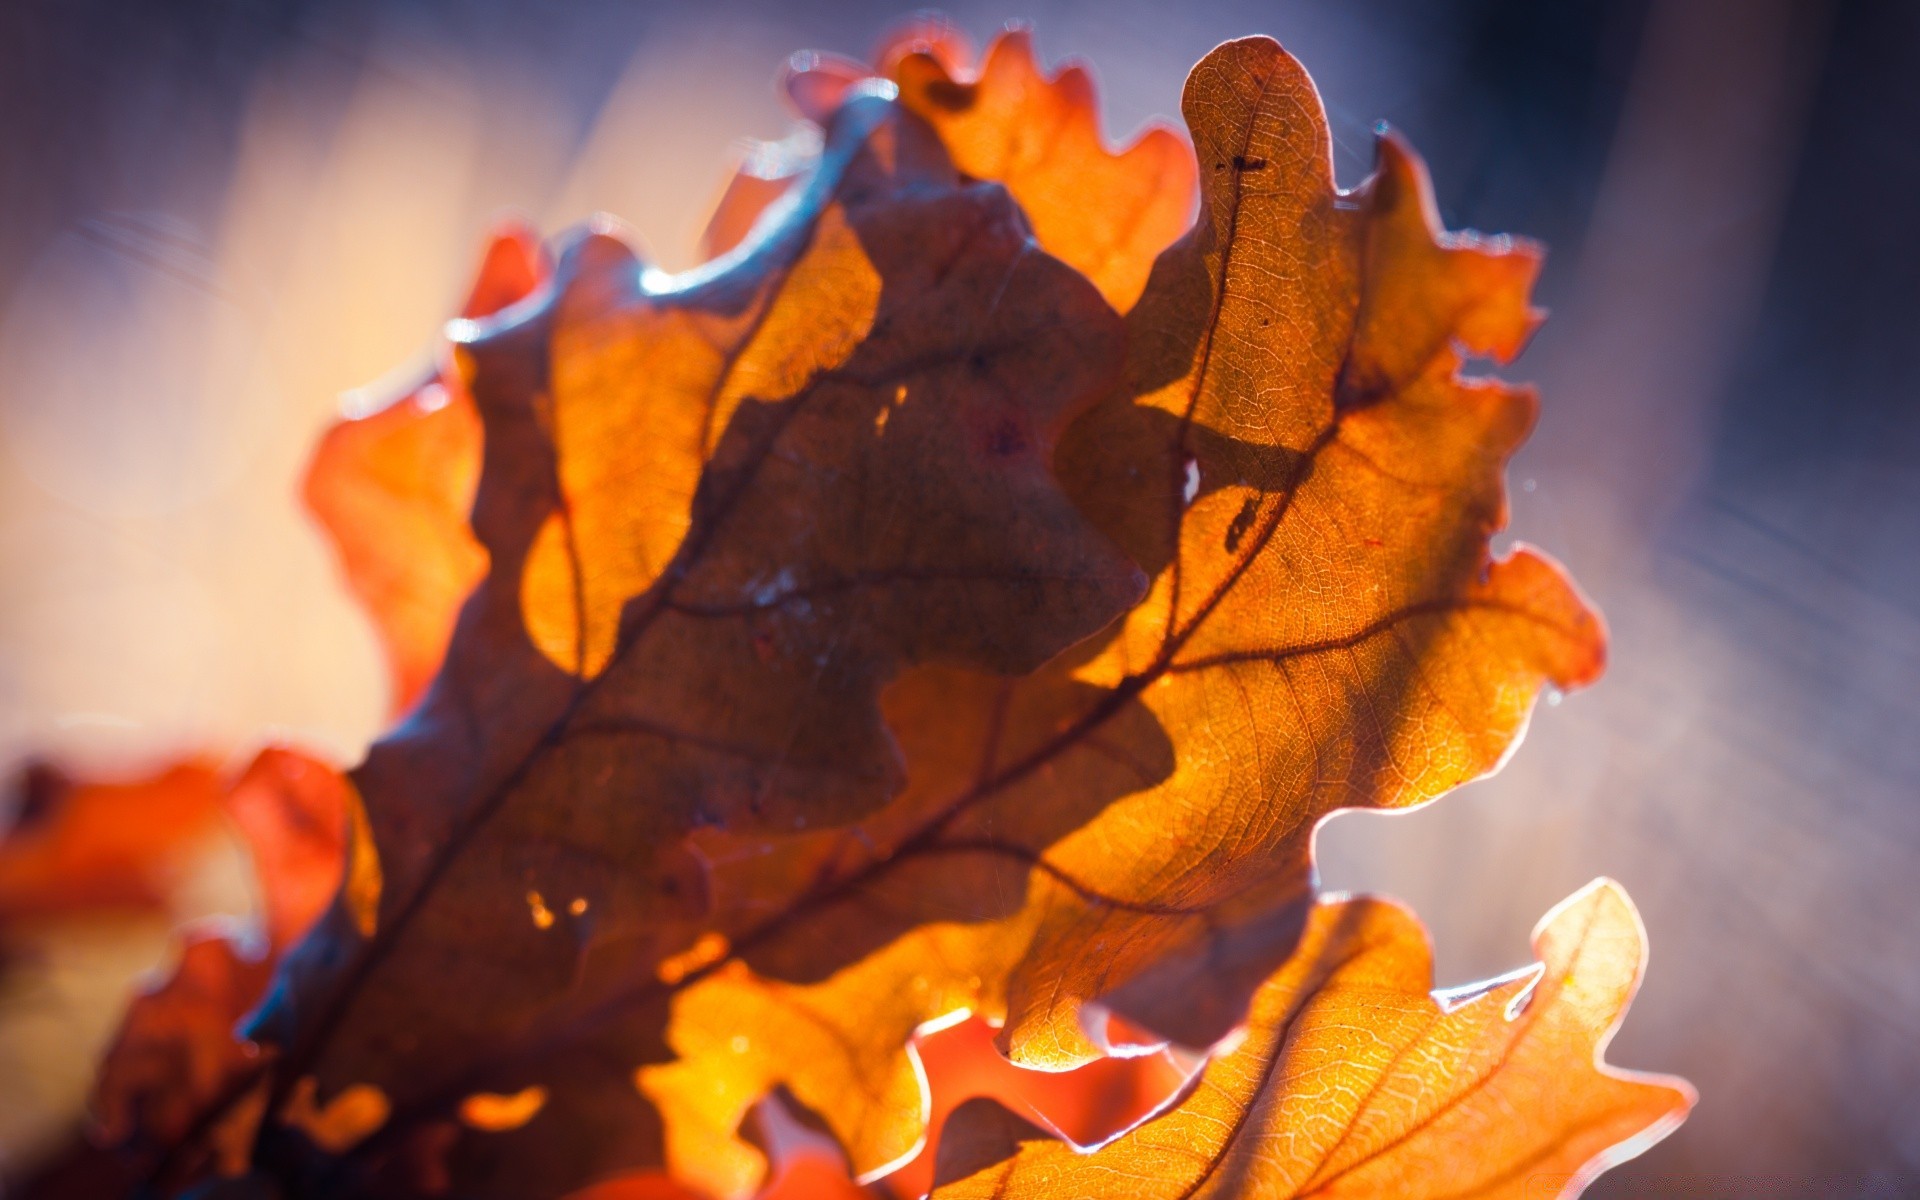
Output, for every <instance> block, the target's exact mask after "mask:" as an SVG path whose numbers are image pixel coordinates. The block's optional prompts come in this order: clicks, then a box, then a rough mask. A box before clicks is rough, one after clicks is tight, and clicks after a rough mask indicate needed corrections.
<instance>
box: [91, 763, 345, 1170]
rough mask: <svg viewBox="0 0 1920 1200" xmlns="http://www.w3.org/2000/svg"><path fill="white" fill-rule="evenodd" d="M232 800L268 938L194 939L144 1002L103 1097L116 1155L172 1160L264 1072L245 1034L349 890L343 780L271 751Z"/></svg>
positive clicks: (131, 1010) (98, 1105)
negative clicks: (284, 959)
mask: <svg viewBox="0 0 1920 1200" xmlns="http://www.w3.org/2000/svg"><path fill="white" fill-rule="evenodd" d="M223 790H224V795H223V796H222V797H221V798H222V801H223V804H224V807H225V810H226V813H227V815H228V817H229V819H231V820H232V822H233V823H234V825H235V826H236V827H237V828H238V830H239V832H240V835H241V838H242V840H243V842H244V843H245V845H246V847H247V850H248V852H249V854H250V856H251V857H252V860H253V876H254V880H255V884H256V887H257V890H258V893H259V903H260V912H261V919H260V922H259V927H258V928H257V929H232V928H229V927H227V926H226V925H224V924H223V923H215V924H209V925H205V926H201V927H191V928H189V929H187V930H186V931H184V933H183V935H182V937H181V939H180V946H179V949H178V952H177V957H176V960H175V962H174V965H173V969H172V971H171V973H170V974H168V975H167V976H166V977H165V978H164V979H161V980H158V981H156V982H155V983H154V984H153V985H152V986H151V987H149V988H148V989H146V990H145V991H143V992H142V993H141V994H140V995H138V996H136V997H134V999H133V1001H132V1003H131V1004H130V1005H129V1006H128V1009H127V1015H126V1017H125V1019H124V1020H123V1021H122V1023H121V1027H120V1030H119V1032H118V1033H117V1034H116V1035H115V1036H114V1040H113V1042H112V1044H111V1045H110V1046H109V1047H108V1049H107V1053H106V1056H105V1058H104V1059H103V1060H102V1062H101V1066H100V1073H99V1078H98V1079H97V1081H96V1083H95V1085H94V1093H93V1100H92V1108H93V1113H94V1116H95V1119H96V1121H97V1123H98V1128H99V1133H100V1137H101V1139H102V1140H104V1141H105V1142H107V1143H109V1144H112V1145H118V1146H123V1147H127V1148H130V1149H133V1150H136V1151H140V1152H143V1153H150V1152H158V1151H165V1150H166V1149H168V1148H169V1147H171V1146H173V1145H175V1144H176V1143H178V1142H179V1141H180V1140H181V1139H182V1138H183V1137H185V1136H186V1134H187V1133H188V1132H189V1131H190V1130H192V1129H193V1128H194V1126H195V1123H196V1122H197V1121H198V1120H199V1119H200V1117H201V1116H202V1114H203V1113H205V1112H206V1111H207V1109H208V1106H209V1105H210V1104H212V1103H213V1102H215V1101H216V1100H218V1099H220V1098H223V1097H225V1096H226V1095H227V1094H228V1093H229V1091H230V1089H234V1088H236V1087H237V1086H238V1085H241V1084H243V1083H245V1081H247V1080H248V1079H249V1078H250V1077H251V1076H252V1075H253V1074H254V1073H255V1072H256V1071H257V1069H258V1068H259V1066H260V1065H261V1064H260V1062H259V1051H258V1049H257V1048H256V1047H254V1046H253V1045H251V1044H249V1043H247V1042H246V1041H244V1040H243V1039H241V1038H240V1037H239V1035H238V1034H237V1032H236V1026H238V1025H239V1023H240V1020H241V1018H242V1017H244V1016H245V1015H246V1014H247V1013H248V1012H249V1011H251V1010H252V1009H253V1007H254V1006H255V1005H256V1004H258V1003H259V1002H260V999H261V996H262V995H263V994H264V993H265V990H266V985H267V981H268V979H269V978H270V977H271V975H272V972H273V968H274V965H275V963H276V962H277V961H278V959H279V957H280V955H281V954H282V953H284V952H285V950H286V949H287V947H289V946H291V945H292V944H293V943H295V942H296V941H298V940H299V939H300V938H301V937H303V936H305V934H306V932H307V930H308V929H309V928H310V927H311V926H312V925H313V923H314V921H315V920H316V919H317V918H318V917H319V915H320V913H321V912H322V911H323V910H324V909H325V908H326V906H327V905H328V904H329V903H331V902H332V899H333V896H334V894H335V892H336V890H337V889H339V887H340V884H341V871H342V864H343V863H344V861H345V859H346V847H347V842H348V838H349V836H350V831H351V828H352V824H353V822H354V819H355V805H354V801H353V798H352V797H351V795H350V794H349V792H348V790H347V784H346V781H345V779H344V778H343V777H342V776H341V775H340V773H339V772H338V771H336V770H334V769H333V768H331V767H329V766H327V765H326V764H324V763H321V762H319V761H317V760H315V759H312V758H309V757H307V756H306V755H304V754H300V753H298V752H295V751H292V750H286V749H281V748H270V749H267V750H264V751H262V752H261V753H260V754H259V755H258V756H257V757H256V758H255V759H254V760H253V762H252V763H251V764H250V765H249V766H248V767H247V769H246V770H245V771H244V772H242V773H241V774H240V776H239V777H238V778H237V779H236V780H234V781H233V783H232V784H231V785H229V786H227V787H226V788H225V789H223ZM258 1115H259V1114H258V1112H257V1111H256V1112H253V1113H252V1114H250V1116H251V1118H252V1119H254V1120H257V1119H258ZM227 1132H228V1135H229V1142H228V1144H227V1145H226V1146H225V1147H223V1148H222V1153H223V1155H224V1157H225V1158H226V1160H227V1167H228V1170H229V1171H237V1170H239V1169H243V1168H244V1166H245V1164H246V1148H247V1140H248V1139H250V1137H251V1134H252V1128H251V1124H250V1123H247V1122H244V1121H243V1122H242V1123H241V1126H240V1128H238V1129H237V1130H236V1129H229V1130H228V1131H227Z"/></svg>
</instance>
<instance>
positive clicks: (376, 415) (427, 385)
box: [302, 223, 548, 713]
mask: <svg viewBox="0 0 1920 1200" xmlns="http://www.w3.org/2000/svg"><path fill="white" fill-rule="evenodd" d="M547 271H548V265H547V263H546V261H545V251H544V250H543V249H542V247H541V245H540V240H539V238H538V236H537V235H535V234H534V233H533V232H532V231H531V230H529V229H527V228H526V227H524V226H522V225H519V224H514V223H509V224H506V225H503V226H502V227H501V229H500V230H499V231H498V232H496V233H495V234H494V236H493V238H492V240H491V242H490V243H489V244H488V246H487V249H486V253H485V254H484V255H483V257H482V259H481V265H480V270H479V272H478V274H477V276H476V277H475V279H474V282H473V285H472V287H471V288H470V290H469V292H468V295H467V301H466V304H465V305H464V306H463V307H462V309H461V315H462V316H463V317H467V318H473V317H485V316H491V315H492V314H494V313H496V312H499V311H500V310H501V309H503V308H506V307H507V306H508V305H510V304H513V303H515V302H517V301H519V300H523V299H525V298H526V297H527V296H528V295H529V294H530V293H532V291H533V290H534V288H536V287H537V286H539V284H540V282H541V280H542V279H543V278H544V277H545V276H546V274H547ZM446 357H447V351H446V350H445V349H444V348H443V349H442V350H441V351H440V352H439V354H438V355H437V359H438V361H436V363H435V366H434V368H433V370H432V371H431V372H430V373H429V375H428V377H427V378H426V379H424V380H422V381H420V382H419V383H418V384H417V385H415V386H413V387H411V388H408V389H406V390H405V391H404V392H402V393H401V394H400V395H398V396H394V397H389V398H387V399H386V400H385V402H384V403H382V404H380V405H379V406H378V407H375V408H373V409H371V410H370V411H364V412H363V411H359V409H360V408H362V407H364V404H365V401H364V395H365V393H356V394H355V396H354V411H352V412H350V413H349V414H348V415H346V416H344V417H342V419H340V420H339V421H337V422H336V423H335V424H333V425H332V426H331V427H329V428H328V429H327V431H326V433H325V434H324V435H323V436H322V437H321V439H320V443H319V445H318V446H317V447H316V448H315V450H314V454H313V459H312V461H311V462H310V463H309V464H308V466H307V473H306V479H305V482H304V486H303V489H302V494H303V498H304V499H305V501H306V505H307V509H308V511H310V512H311V513H313V515H314V516H315V518H317V519H318V520H319V522H320V524H321V527H322V528H324V529H325V530H326V531H327V534H328V536H329V537H330V538H331V539H332V541H333V544H334V549H335V551H336V552H337V553H338V555H339V557H340V565H341V569H342V572H343V573H344V574H345V576H346V580H347V584H348V586H349V587H350V588H352V590H353V592H354V594H355V596H356V597H357V598H358V599H359V601H360V602H361V604H362V605H363V606H364V607H365V608H366V610H367V612H368V614H369V615H370V616H371V617H372V618H373V621H374V626H375V628H376V630H377V631H378V632H379V635H380V640H381V643H382V646H383V649H384V650H385V651H386V660H387V665H388V669H389V673H390V676H391V692H392V697H391V700H392V708H393V710H394V711H395V712H396V713H399V712H405V711H407V710H408V709H410V708H412V707H413V706H414V704H415V703H416V702H417V701H418V700H419V698H420V694H421V693H422V692H424V691H425V690H426V687H427V684H428V683H429V682H431V681H432V679H433V677H434V675H435V674H436V673H438V672H439V670H440V663H441V660H442V659H443V658H444V657H445V656H446V650H447V641H448V639H450V638H451V637H452V636H453V622H454V618H455V616H456V615H457V614H458V612H459V610H460V604H461V602H462V601H464V600H465V599H466V598H467V594H468V593H469V592H471V591H472V590H473V588H474V585H475V584H477V583H478V582H479V581H480V578H481V576H482V575H484V574H485V573H486V569H487V556H486V551H485V550H483V549H482V548H481V546H480V543H479V542H478V541H477V540H476V539H475V538H474V536H473V531H472V529H471V528H470V527H469V526H468V524H467V513H468V510H469V509H470V508H471V507H472V505H473V494H474V489H475V488H476V487H477V486H478V484H479V479H480V419H479V417H478V415H477V414H475V412H474V410H473V401H472V399H471V398H470V397H469V396H467V394H466V390H465V388H464V387H463V386H462V385H461V383H460V379H459V376H458V374H457V373H456V372H455V371H453V370H452V369H451V364H450V363H449V362H447V361H446Z"/></svg>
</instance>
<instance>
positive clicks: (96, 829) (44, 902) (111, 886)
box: [0, 761, 220, 927]
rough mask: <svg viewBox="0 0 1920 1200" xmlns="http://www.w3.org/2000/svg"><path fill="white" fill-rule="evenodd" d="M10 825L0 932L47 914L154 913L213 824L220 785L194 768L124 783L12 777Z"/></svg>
mask: <svg viewBox="0 0 1920 1200" xmlns="http://www.w3.org/2000/svg"><path fill="white" fill-rule="evenodd" d="M17 787H18V790H19V803H18V805H17V807H16V808H15V810H14V814H13V823H12V825H11V826H10V827H8V829H7V830H6V832H5V835H4V837H0V927H4V926H6V925H8V924H10V923H13V922H17V921H22V920H30V919H33V918H38V917H46V916H51V915H53V914H56V913H62V912H71V911H75V910H82V909H97V908H155V907H160V906H163V905H164V904H165V903H166V898H167V893H168V890H169V884H170V882H171V880H172V877H173V876H174V874H175V873H177V871H178V870H179V866H180V864H179V861H178V860H179V858H180V856H181V854H183V853H184V852H185V851H186V850H187V849H188V848H189V847H190V846H191V845H192V844H193V843H194V842H195V841H196V840H198V839H199V838H201V837H204V836H205V835H206V834H207V833H209V832H210V831H211V829H212V827H213V822H214V820H215V818H216V816H217V815H218V813H219V811H220V782H219V776H218V774H217V773H216V772H215V770H214V768H213V767H212V766H211V765H210V764H208V763H206V762H200V761H190V762H183V763H178V764H175V765H173V766H170V767H167V768H166V769H165V770H162V771H160V772H159V773H158V774H155V775H153V776H151V777H149V778H145V779H139V780H135V781H132V782H128V783H91V782H81V781H78V780H74V779H70V778H68V777H67V776H66V775H64V774H62V773H61V772H60V771H58V770H56V769H55V768H53V767H50V766H46V765H43V764H36V765H32V766H29V767H27V768H26V769H25V770H24V771H22V772H21V775H20V780H19V783H18V784H17Z"/></svg>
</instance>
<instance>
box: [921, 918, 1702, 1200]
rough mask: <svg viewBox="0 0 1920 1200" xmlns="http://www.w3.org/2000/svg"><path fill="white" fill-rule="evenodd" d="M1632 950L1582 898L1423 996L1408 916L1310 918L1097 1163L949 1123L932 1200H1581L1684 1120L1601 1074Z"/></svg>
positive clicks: (1677, 1098)
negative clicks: (1288, 952)
mask: <svg viewBox="0 0 1920 1200" xmlns="http://www.w3.org/2000/svg"><path fill="white" fill-rule="evenodd" d="M1644 942H1645V939H1644V936H1643V934H1642V933H1641V930H1640V925H1639V918H1638V917H1637V916H1636V915H1635V914H1634V911H1633V907H1632V905H1631V904H1630V903H1629V902H1628V901H1627V898H1626V894H1625V893H1624V892H1622V891H1621V890H1620V889H1619V887H1618V886H1617V885H1614V884H1612V883H1610V882H1608V881H1604V880H1603V881H1599V882H1597V883H1595V884H1592V885H1590V886H1588V887H1587V888H1586V889H1584V890H1582V891H1581V892H1579V893H1576V894H1575V895H1574V896H1572V897H1570V898H1568V899H1567V900H1566V901H1565V902H1563V903H1562V904H1561V905H1559V906H1558V907H1557V908H1555V909H1554V911H1553V912H1551V913H1549V914H1548V915H1547V916H1546V917H1545V918H1543V919H1542V921H1541V923H1540V926H1539V927H1538V928H1537V929H1536V930H1535V933H1534V954H1535V955H1536V957H1537V958H1538V962H1537V963H1536V965H1535V966H1534V968H1533V969H1532V970H1529V971H1525V972H1521V973H1518V974H1516V975H1513V976H1508V977H1506V978H1504V979H1501V980H1496V981H1494V982H1493V983H1491V984H1488V985H1485V986H1484V987H1483V988H1481V989H1479V990H1477V991H1475V992H1473V993H1471V994H1468V995H1459V994H1455V995H1441V996H1435V995H1432V994H1430V993H1429V989H1431V987H1432V968H1431V965H1430V959H1429V954H1428V950H1427V945H1426V938H1425V936H1424V933H1423V932H1422V930H1421V928H1420V924H1419V922H1418V921H1416V920H1415V919H1414V918H1413V916H1412V914H1410V913H1407V912H1406V911H1404V910H1403V909H1400V908H1398V907H1396V906H1394V905H1392V904H1389V903H1386V902H1383V901H1378V900H1345V901H1335V902H1329V903H1324V904H1321V905H1319V906H1317V907H1316V908H1315V909H1314V911H1313V912H1312V914H1311V915H1310V916H1309V917H1308V920H1307V925H1306V932H1305V934H1304V936H1303V937H1302V939H1301V943H1300V949H1299V952H1298V953H1297V954H1296V955H1295V957H1294V958H1293V959H1292V960H1290V961H1289V962H1288V964H1287V965H1286V967H1285V968H1284V969H1282V970H1281V971H1280V972H1278V973H1277V974H1275V975H1274V976H1273V977H1272V978H1270V979H1268V980H1267V981H1266V982H1265V983H1263V984H1262V985H1261V987H1260V990H1259V991H1258V992H1257V993H1256V994H1255V996H1254V1001H1253V1007H1252V1010H1251V1011H1250V1012H1249V1014H1248V1016H1247V1031H1246V1037H1245V1040H1243V1041H1242V1042H1241V1043H1240V1044H1239V1045H1238V1046H1237V1047H1235V1048H1234V1049H1233V1050H1232V1051H1230V1052H1228V1053H1226V1054H1223V1055H1221V1056H1220V1057H1218V1058H1216V1059H1215V1060H1214V1061H1213V1062H1212V1063H1210V1064H1209V1065H1208V1066H1207V1067H1206V1069H1205V1071H1204V1072H1203V1074H1202V1075H1201V1077H1200V1079H1199V1081H1198V1083H1197V1085H1196V1086H1195V1088H1194V1089H1193V1091H1192V1093H1191V1094H1189V1095H1188V1096H1186V1097H1185V1098H1184V1099H1182V1100H1181V1101H1180V1102H1179V1104H1178V1105H1176V1106H1175V1107H1174V1108H1173V1109H1171V1110H1170V1111H1168V1112H1167V1113H1165V1114H1163V1115H1161V1116H1159V1117H1157V1118H1155V1119H1154V1120H1152V1121H1150V1122H1148V1123H1147V1124H1145V1125H1142V1126H1140V1127H1139V1128H1138V1129H1135V1130H1134V1131H1132V1132H1130V1133H1128V1134H1126V1135H1124V1136H1122V1137H1121V1138H1119V1139H1117V1140H1116V1141H1114V1142H1112V1143H1111V1144H1109V1145H1107V1146H1104V1147H1102V1148H1101V1149H1099V1150H1098V1151H1096V1152H1094V1153H1092V1154H1083V1153H1079V1152H1077V1151H1075V1150H1074V1149H1072V1148H1071V1147H1068V1146H1066V1145H1063V1144H1061V1143H1060V1142H1057V1141H1053V1140H1050V1139H1043V1138H1039V1137H1036V1136H1035V1133H1036V1132H1037V1131H1034V1130H1031V1129H1028V1128H1024V1127H1022V1126H1021V1125H1019V1124H1017V1123H1015V1122H1012V1121H1009V1120H1008V1119H1007V1116H1006V1115H1005V1114H1003V1113H996V1112H995V1111H993V1110H983V1109H980V1108H975V1109H971V1110H968V1111H965V1112H963V1113H961V1114H960V1115H959V1116H957V1117H956V1118H955V1119H954V1121H952V1122H950V1123H949V1125H948V1127H947V1129H946V1131H945V1133H944V1135H943V1147H942V1149H943V1154H942V1160H943V1169H944V1170H945V1171H946V1172H947V1175H948V1179H947V1181H946V1182H945V1183H944V1185H943V1186H940V1187H937V1188H936V1189H935V1190H934V1197H935V1200H966V1198H969V1197H982V1198H984V1197H1007V1196H1018V1197H1026V1198H1031V1200H1054V1198H1059V1200H1066V1198H1068V1197H1073V1198H1076V1200H1077V1198H1078V1197H1084V1196H1101V1197H1107V1198H1110V1200H1149V1198H1165V1200H1173V1198H1174V1197H1179V1198H1180V1200H1198V1198H1200V1197H1223V1198H1224V1197H1238V1196H1270V1197H1276V1198H1277V1197H1309V1196H1314V1197H1335V1196H1353V1197H1365V1196H1397V1197H1405V1198H1407V1200H1421V1198H1423V1197H1429V1198H1438V1197H1484V1198H1487V1200H1491V1198H1493V1197H1512V1198H1514V1200H1519V1198H1520V1197H1527V1196H1547V1195H1560V1194H1563V1190H1564V1192H1565V1193H1566V1194H1577V1193H1578V1192H1579V1190H1580V1189H1581V1187H1582V1186H1584V1184H1585V1183H1586V1182H1588V1181H1590V1180H1591V1179H1592V1177H1593V1176H1594V1175H1595V1174H1597V1173H1598V1172H1599V1171H1600V1170H1602V1169H1604V1168H1605V1167H1607V1166H1609V1165H1612V1164H1613V1163H1615V1162H1618V1161H1620V1160H1621V1159H1622V1158H1626V1157H1631V1155H1633V1154H1634V1153H1637V1152H1638V1151H1639V1150H1641V1149H1644V1148H1645V1147H1646V1146H1647V1145H1649V1144H1651V1143H1652V1142H1654V1141H1657V1140H1658V1139H1659V1138H1661V1137H1662V1136H1664V1135H1665V1134H1666V1133H1667V1132H1669V1131H1670V1130H1671V1129H1672V1128H1673V1127H1674V1126H1676V1125H1678V1124H1679V1122H1680V1120H1681V1119H1682V1118H1683V1117H1684V1116H1685V1115H1686V1112H1687V1109H1688V1108H1689V1107H1690V1106H1691V1105H1692V1103H1693V1093H1692V1089H1690V1088H1688V1087H1687V1086H1686V1084H1684V1083H1683V1082H1681V1081H1679V1080H1676V1079H1672V1078H1668V1077H1662V1076H1653V1075H1641V1074H1635V1073H1629V1072H1622V1071H1619V1070H1616V1069H1614V1068H1612V1067H1609V1066H1607V1065H1606V1064H1605V1063H1603V1062H1602V1061H1601V1058H1600V1055H1601V1053H1602V1051H1603V1050H1604V1049H1605V1047H1606V1044H1607V1041H1608V1039H1610V1038H1611V1037H1612V1036H1613V1032H1614V1030H1615V1029H1616V1028H1617V1027H1618V1026H1619V1023H1620V1019H1621V1017H1622V1015H1623V1014H1624V1013H1625V1011H1626V1007H1627V1004H1628V1002H1629V1001H1630V1000H1631V999H1632V997H1633V992H1634V989H1635V988H1636V987H1637V986H1638V984H1639V979H1640V970H1641V966H1642V963H1643V961H1644V957H1645V948H1644Z"/></svg>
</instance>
